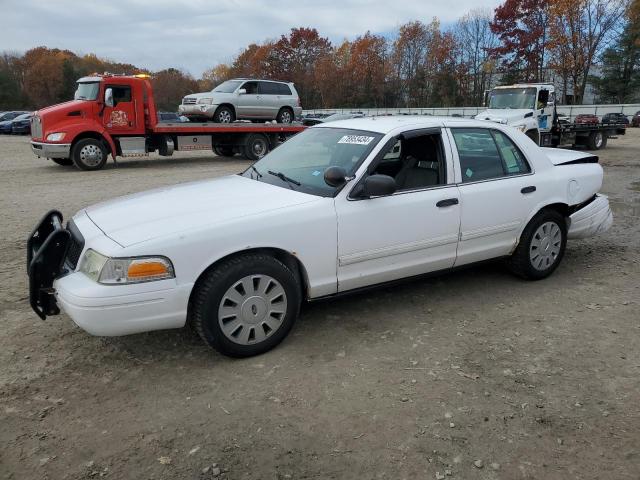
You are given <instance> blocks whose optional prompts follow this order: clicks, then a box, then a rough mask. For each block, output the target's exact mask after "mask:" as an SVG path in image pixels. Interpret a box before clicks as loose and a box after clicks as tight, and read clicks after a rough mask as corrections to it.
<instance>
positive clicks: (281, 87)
mask: <svg viewBox="0 0 640 480" xmlns="http://www.w3.org/2000/svg"><path fill="white" fill-rule="evenodd" d="M276 85H277V86H278V95H293V94H292V93H291V89H290V88H289V85H286V84H284V83H276Z"/></svg>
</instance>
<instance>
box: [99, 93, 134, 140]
mask: <svg viewBox="0 0 640 480" xmlns="http://www.w3.org/2000/svg"><path fill="white" fill-rule="evenodd" d="M107 89H111V92H112V96H113V107H109V106H108V105H105V107H104V111H103V112H102V121H103V122H104V126H105V128H106V129H107V131H108V132H109V133H111V134H122V133H129V132H131V131H134V130H136V127H137V115H136V109H135V102H134V101H133V99H132V96H131V86H130V85H109V84H107V85H105V91H106V90H107Z"/></svg>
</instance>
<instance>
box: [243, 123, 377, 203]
mask: <svg viewBox="0 0 640 480" xmlns="http://www.w3.org/2000/svg"><path fill="white" fill-rule="evenodd" d="M381 138H382V135H381V134H380V133H374V132H368V131H364V130H351V129H347V128H318V127H316V128H310V129H308V130H305V131H303V132H301V133H299V134H297V135H296V136H295V137H293V138H291V139H290V140H287V141H286V142H284V143H283V144H282V145H280V146H279V147H278V148H276V149H275V150H273V151H272V152H270V153H269V154H268V155H266V156H265V157H264V158H263V159H262V160H260V161H258V162H257V163H255V164H254V165H252V166H251V167H249V168H248V169H247V170H245V171H244V173H242V175H243V176H244V177H248V178H253V179H254V180H258V181H260V182H266V183H270V184H272V185H277V186H278V187H282V188H290V189H292V190H298V191H300V192H305V193H310V194H312V195H318V196H321V197H331V196H333V195H334V194H335V192H336V188H335V187H331V186H329V185H327V184H326V183H325V181H324V171H325V170H326V169H327V168H328V167H332V166H338V167H342V168H344V170H345V171H346V172H347V176H351V175H353V174H354V173H355V171H356V169H357V168H358V166H359V165H360V164H361V163H362V161H363V160H364V159H365V158H366V157H367V155H369V153H370V152H371V150H373V148H374V147H375V146H376V144H377V143H378V142H379V141H380V139H381Z"/></svg>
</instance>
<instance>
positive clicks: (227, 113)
mask: <svg viewBox="0 0 640 480" xmlns="http://www.w3.org/2000/svg"><path fill="white" fill-rule="evenodd" d="M213 121H214V122H215V123H233V122H235V121H236V113H235V112H234V111H233V109H232V108H231V107H227V106H225V105H223V106H222V107H218V108H217V109H216V112H215V113H214V114H213Z"/></svg>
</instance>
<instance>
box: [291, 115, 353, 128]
mask: <svg viewBox="0 0 640 480" xmlns="http://www.w3.org/2000/svg"><path fill="white" fill-rule="evenodd" d="M362 117H364V114H363V113H334V114H332V115H328V116H326V117H320V118H303V119H302V124H303V125H306V126H308V127H310V126H312V125H318V124H320V123H327V122H335V121H338V120H349V119H350V118H362Z"/></svg>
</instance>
